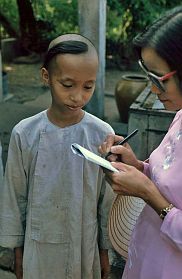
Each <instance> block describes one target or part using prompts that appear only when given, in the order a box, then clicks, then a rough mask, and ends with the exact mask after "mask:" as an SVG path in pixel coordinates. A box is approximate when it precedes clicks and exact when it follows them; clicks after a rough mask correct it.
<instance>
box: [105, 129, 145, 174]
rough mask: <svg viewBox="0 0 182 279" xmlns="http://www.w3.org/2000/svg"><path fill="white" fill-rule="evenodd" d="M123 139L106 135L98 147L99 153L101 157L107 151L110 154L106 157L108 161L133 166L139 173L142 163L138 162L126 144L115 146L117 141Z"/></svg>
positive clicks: (141, 169)
mask: <svg viewBox="0 0 182 279" xmlns="http://www.w3.org/2000/svg"><path fill="white" fill-rule="evenodd" d="M122 139H124V138H123V137H121V136H117V135H112V134H110V135H108V136H107V138H106V140H105V141H104V142H103V144H102V145H101V146H100V147H99V152H100V153H101V154H103V155H105V154H107V153H108V152H109V151H111V152H112V155H110V156H109V157H108V160H109V161H112V162H116V161H118V162H123V163H125V164H128V165H130V166H134V167H135V168H137V169H138V170H140V171H143V162H141V161H139V160H138V159H137V158H136V156H135V154H134V152H133V150H132V149H131V147H130V145H129V144H128V143H125V144H124V145H115V144H116V143H117V142H118V141H121V140H122Z"/></svg>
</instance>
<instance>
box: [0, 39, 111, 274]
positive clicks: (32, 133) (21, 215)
mask: <svg viewBox="0 0 182 279" xmlns="http://www.w3.org/2000/svg"><path fill="white" fill-rule="evenodd" d="M97 68H98V55H97V52H96V49H95V47H94V46H93V44H92V43H91V42H90V41H89V40H88V39H86V38H85V37H83V36H81V35H78V34H66V35H62V36H60V37H58V38H56V39H55V40H53V41H52V42H51V43H50V46H49V49H48V52H47V55H46V57H45V62H44V66H43V68H42V70H41V72H42V78H43V81H44V82H45V83H46V84H47V85H48V86H49V87H50V91H51V96H52V104H51V106H50V107H49V108H48V109H47V110H46V111H43V112H41V113H39V114H37V115H35V116H32V117H30V118H27V119H24V120H22V121H21V122H20V123H19V124H18V125H16V126H15V127H14V129H13V131H12V135H11V140H10V145H9V152H8V159H7V165H6V171H5V183H4V187H2V189H1V197H2V200H1V205H2V208H1V211H0V232H1V233H0V245H1V246H4V247H12V248H15V274H16V276H17V278H18V279H21V278H23V279H50V278H52V279H66V278H72V279H81V278H82V279H100V278H101V273H102V278H107V273H108V269H109V261H108V255H107V249H108V247H109V241H108V235H107V217H108V211H109V209H110V205H111V202H112V199H113V195H112V193H111V190H110V188H109V186H108V185H107V184H106V183H105V178H104V174H103V171H102V169H101V168H100V167H98V166H97V165H95V164H93V163H91V162H89V161H87V160H84V159H82V158H81V157H79V156H77V155H75V154H73V152H72V151H71V148H70V147H71V144H72V143H75V142H76V143H78V144H80V145H82V146H84V147H86V148H88V149H90V150H92V151H93V152H95V153H98V151H97V149H98V146H99V145H100V144H101V143H102V142H103V140H104V139H105V137H106V135H107V134H109V133H113V130H112V128H111V127H110V126H109V125H108V124H107V123H105V122H103V121H102V120H100V119H98V118H97V117H95V116H93V115H91V114H89V113H87V112H85V111H84V110H83V109H82V108H83V107H84V106H85V105H86V104H87V103H88V101H89V100H90V98H91V97H92V95H93V92H94V89H95V82H96V74H97ZM22 262H23V265H22Z"/></svg>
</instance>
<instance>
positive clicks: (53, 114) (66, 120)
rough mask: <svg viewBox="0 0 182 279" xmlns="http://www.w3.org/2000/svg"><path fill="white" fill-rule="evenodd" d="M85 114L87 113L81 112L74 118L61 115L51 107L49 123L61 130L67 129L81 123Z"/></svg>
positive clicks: (48, 112) (48, 114)
mask: <svg viewBox="0 0 182 279" xmlns="http://www.w3.org/2000/svg"><path fill="white" fill-rule="evenodd" d="M84 114H85V112H84V111H83V110H80V113H79V114H78V115H77V116H76V117H74V118H73V117H72V116H65V114H61V113H60V112H59V111H56V110H55V109H52V108H51V107H50V108H48V110H47V117H48V119H49V121H50V122H52V123H53V124H54V125H56V126H58V127H60V128H65V127H68V126H71V125H74V124H77V123H79V122H80V121H81V120H82V118H83V117H84Z"/></svg>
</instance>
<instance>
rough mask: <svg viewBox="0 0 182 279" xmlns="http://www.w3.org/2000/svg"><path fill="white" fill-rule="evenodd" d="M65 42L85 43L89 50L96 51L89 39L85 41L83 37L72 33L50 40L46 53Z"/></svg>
mask: <svg viewBox="0 0 182 279" xmlns="http://www.w3.org/2000/svg"><path fill="white" fill-rule="evenodd" d="M67 41H78V42H83V43H86V44H87V45H88V47H89V48H93V49H95V51H96V48H95V46H94V45H93V44H92V42H91V41H90V40H89V39H87V38H86V37H84V36H82V35H80V34H74V33H70V34H64V35H61V36H59V37H57V38H56V39H54V40H52V41H51V42H50V44H49V47H48V51H49V50H50V49H51V48H52V47H54V46H56V45H57V44H59V43H62V42H67Z"/></svg>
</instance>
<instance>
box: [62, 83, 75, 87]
mask: <svg viewBox="0 0 182 279" xmlns="http://www.w3.org/2000/svg"><path fill="white" fill-rule="evenodd" d="M61 84H62V86H64V87H66V88H69V87H72V86H73V85H72V84H65V83H61Z"/></svg>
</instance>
